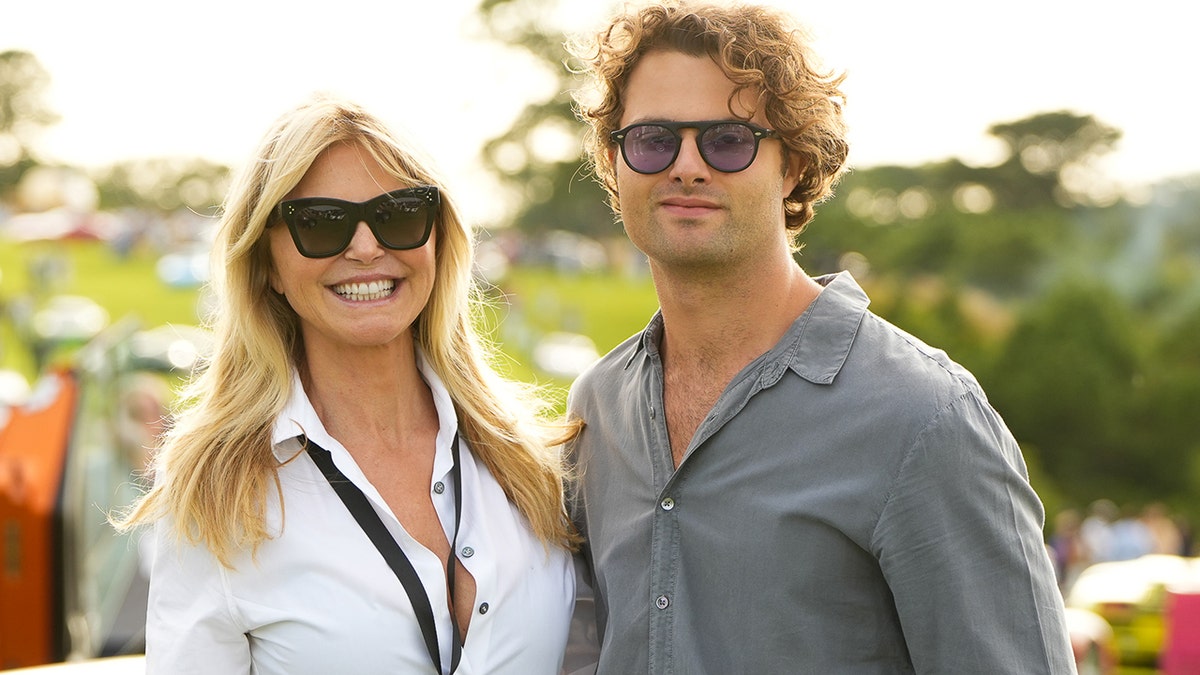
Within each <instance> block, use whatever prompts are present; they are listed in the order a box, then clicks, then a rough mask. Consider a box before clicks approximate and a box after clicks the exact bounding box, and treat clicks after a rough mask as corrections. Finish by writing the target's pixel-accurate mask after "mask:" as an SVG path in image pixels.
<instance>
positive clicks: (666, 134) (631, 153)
mask: <svg viewBox="0 0 1200 675" xmlns="http://www.w3.org/2000/svg"><path fill="white" fill-rule="evenodd" d="M622 147H623V148H624V151H625V161H626V162H628V163H629V167H630V168H632V169H633V170H634V171H637V172H640V173H658V172H659V171H662V170H663V169H666V168H667V167H668V166H671V162H673V161H675V155H676V153H677V152H678V151H679V136H677V135H675V132H673V131H671V130H670V129H668V128H666V127H660V126H658V125H657V124H642V125H640V126H636V127H634V128H632V129H630V130H629V133H627V134H626V135H625V143H624V144H623V146H622Z"/></svg>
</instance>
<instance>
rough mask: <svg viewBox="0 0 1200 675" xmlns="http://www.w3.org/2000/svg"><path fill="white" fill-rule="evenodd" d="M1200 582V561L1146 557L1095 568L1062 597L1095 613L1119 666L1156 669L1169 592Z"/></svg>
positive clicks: (1106, 563)
mask: <svg viewBox="0 0 1200 675" xmlns="http://www.w3.org/2000/svg"><path fill="white" fill-rule="evenodd" d="M1197 579H1200V559H1196V558H1184V557H1181V556H1173V555H1145V556H1142V557H1140V558H1135V559H1133V560H1122V561H1114V562H1102V563H1095V564H1093V565H1091V566H1089V567H1087V568H1086V569H1084V570H1083V572H1081V573H1080V575H1079V578H1078V579H1076V580H1075V583H1074V584H1073V585H1072V586H1071V589H1070V591H1069V592H1068V593H1067V597H1066V602H1067V606H1068V607H1072V608H1076V609H1084V610H1089V611H1091V612H1094V613H1095V614H1098V615H1100V616H1101V617H1103V618H1104V620H1105V621H1107V622H1108V624H1109V625H1110V626H1111V627H1112V630H1113V635H1114V638H1115V642H1116V650H1117V659H1118V662H1119V663H1120V664H1121V665H1122V666H1142V667H1156V666H1157V665H1158V662H1159V657H1160V655H1161V653H1162V650H1163V645H1164V638H1165V636H1166V621H1165V609H1166V604H1167V597H1168V589H1169V588H1171V587H1173V586H1176V585H1185V584H1190V583H1193V582H1195V581H1196V580H1197Z"/></svg>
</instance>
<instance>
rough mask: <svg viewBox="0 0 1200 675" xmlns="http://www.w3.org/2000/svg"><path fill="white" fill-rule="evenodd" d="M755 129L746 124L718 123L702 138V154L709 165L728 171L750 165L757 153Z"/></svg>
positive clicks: (718, 169)
mask: <svg viewBox="0 0 1200 675" xmlns="http://www.w3.org/2000/svg"><path fill="white" fill-rule="evenodd" d="M755 144H756V141H755V138H754V131H753V130H752V129H751V128H750V127H748V126H746V125H744V124H736V123H730V124H717V125H714V126H711V127H709V128H708V129H707V130H705V132H704V136H703V137H702V138H701V139H700V149H701V150H702V151H703V152H701V154H702V155H703V156H704V160H705V161H706V162H708V165H709V166H711V167H712V168H714V169H716V170H717V171H723V172H726V173H730V172H734V171H741V170H743V169H745V168H746V167H748V166H750V163H751V162H753V161H754V154H755Z"/></svg>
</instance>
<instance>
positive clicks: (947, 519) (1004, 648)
mask: <svg viewBox="0 0 1200 675" xmlns="http://www.w3.org/2000/svg"><path fill="white" fill-rule="evenodd" d="M1043 522H1044V511H1043V508H1042V505H1041V502H1040V501H1039V499H1038V497H1037V495H1036V494H1035V493H1034V491H1033V489H1032V487H1031V486H1030V485H1029V480H1028V474H1027V471H1026V468H1025V463H1024V460H1023V459H1022V457H1021V452H1020V448H1019V447H1018V446H1017V443H1016V441H1015V440H1014V439H1013V437H1012V434H1011V433H1009V431H1008V430H1007V428H1006V427H1005V426H1004V423H1003V421H1002V420H1001V419H1000V417H999V415H998V414H996V412H995V411H994V410H993V409H992V408H991V407H990V406H989V405H988V403H987V401H985V400H982V399H981V397H980V396H979V395H978V394H975V393H970V392H968V393H965V394H963V395H962V396H961V397H959V398H958V399H956V400H954V401H953V402H952V403H951V404H950V405H948V406H947V407H945V408H944V409H942V410H940V411H939V412H938V413H937V414H936V416H935V417H934V419H933V420H931V422H930V423H929V424H928V425H927V426H926V427H925V429H924V430H923V431H922V432H921V433H920V434H919V435H918V436H917V439H916V442H915V443H914V444H913V446H912V447H911V448H910V450H909V451H908V454H907V456H906V457H905V458H904V460H903V462H902V463H901V464H900V468H899V472H898V474H897V475H896V477H895V480H894V481H893V483H892V489H891V490H890V494H889V495H888V498H887V502H886V506H885V508H884V510H883V513H882V514H881V517H880V519H879V523H878V526H877V528H876V532H875V538H874V542H873V546H874V547H875V554H876V555H877V556H878V558H879V560H880V565H881V568H882V570H883V573H884V575H885V577H886V578H887V582H888V585H889V587H890V588H891V590H892V593H893V594H894V597H895V603H896V609H897V612H898V614H899V618H900V622H901V625H902V629H903V632H904V636H905V641H906V643H907V644H908V647H909V650H910V654H911V658H912V662H913V665H914V667H915V668H916V670H917V672H921V673H966V672H988V673H1022V674H1024V675H1029V674H1033V673H1070V672H1074V670H1073V666H1072V664H1070V663H1069V662H1066V661H1065V660H1064V657H1065V656H1066V655H1069V654H1070V650H1069V648H1068V647H1067V640H1068V639H1067V633H1066V627H1065V623H1064V618H1063V613H1062V610H1061V604H1062V601H1061V598H1059V597H1058V589H1057V586H1056V585H1055V581H1054V572H1053V569H1052V567H1051V564H1050V560H1049V557H1048V555H1047V553H1046V550H1045V546H1044V544H1043V539H1042V525H1043Z"/></svg>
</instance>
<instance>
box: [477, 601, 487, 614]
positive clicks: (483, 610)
mask: <svg viewBox="0 0 1200 675" xmlns="http://www.w3.org/2000/svg"><path fill="white" fill-rule="evenodd" d="M488 609H489V607H488V604H487V603H486V602H485V603H482V604H480V605H479V613H480V614H487V613H488Z"/></svg>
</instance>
